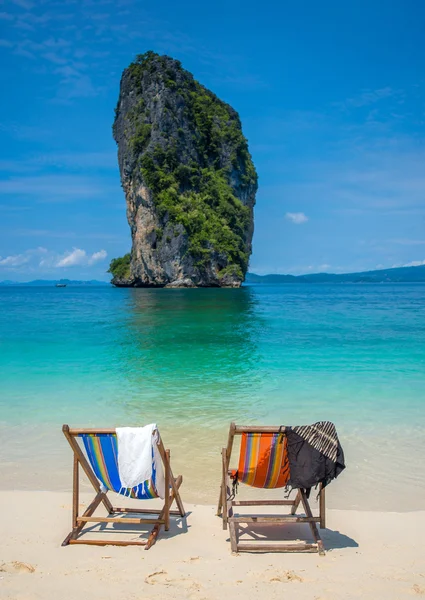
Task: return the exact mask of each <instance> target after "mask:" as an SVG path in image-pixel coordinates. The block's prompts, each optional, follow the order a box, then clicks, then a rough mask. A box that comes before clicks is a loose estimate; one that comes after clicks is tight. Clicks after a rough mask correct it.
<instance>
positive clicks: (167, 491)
mask: <svg viewBox="0 0 425 600" xmlns="http://www.w3.org/2000/svg"><path fill="white" fill-rule="evenodd" d="M165 456H166V458H167V464H166V465H165V498H164V501H165V503H164V520H165V524H164V529H165V531H168V530H169V529H170V451H169V450H166V451H165Z"/></svg>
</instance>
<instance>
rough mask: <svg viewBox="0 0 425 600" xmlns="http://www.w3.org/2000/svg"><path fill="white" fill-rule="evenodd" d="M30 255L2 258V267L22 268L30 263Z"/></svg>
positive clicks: (0, 263) (0, 259) (14, 255)
mask: <svg viewBox="0 0 425 600" xmlns="http://www.w3.org/2000/svg"><path fill="white" fill-rule="evenodd" d="M30 258H31V257H30V256H29V255H28V254H13V255H11V256H5V257H4V258H1V257H0V265H1V266H2V267H20V266H21V265H24V264H26V263H28V262H29V261H30Z"/></svg>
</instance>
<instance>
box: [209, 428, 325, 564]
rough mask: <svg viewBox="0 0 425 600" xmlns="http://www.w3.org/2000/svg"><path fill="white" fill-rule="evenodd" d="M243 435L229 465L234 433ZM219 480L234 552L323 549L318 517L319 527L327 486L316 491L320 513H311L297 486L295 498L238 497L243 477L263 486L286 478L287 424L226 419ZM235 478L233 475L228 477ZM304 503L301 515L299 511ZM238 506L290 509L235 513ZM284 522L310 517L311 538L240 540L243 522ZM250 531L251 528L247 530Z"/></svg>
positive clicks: (220, 505) (278, 484) (221, 509)
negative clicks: (248, 423)
mask: <svg viewBox="0 0 425 600" xmlns="http://www.w3.org/2000/svg"><path fill="white" fill-rule="evenodd" d="M236 435H239V436H241V448H240V456H239V466H238V469H237V470H231V469H230V460H231V455H232V449H233V442H234V439H235V436H236ZM222 468H223V473H222V482H221V488H220V497H219V502H218V510H217V515H218V516H221V517H222V519H223V529H227V527H229V533H230V546H231V550H232V552H319V554H321V555H323V554H324V548H323V542H322V540H321V539H320V535H319V532H318V529H317V525H316V523H319V524H320V527H321V528H324V527H325V526H326V524H325V489H324V488H323V487H321V488H320V491H319V516H313V514H312V511H311V508H310V504H309V501H308V498H307V496H306V491H305V490H303V489H299V490H297V494H296V497H295V498H294V500H289V499H275V500H265V499H264V500H236V499H235V492H234V490H235V486H237V483H243V484H246V485H249V486H252V487H256V488H262V489H275V488H284V487H285V486H286V485H287V482H288V480H289V462H288V457H287V453H286V436H285V427H267V426H266V427H257V426H253V427H247V426H237V425H235V424H234V423H231V425H230V431H229V437H228V442H227V448H223V450H222ZM232 480H233V481H232ZM300 503H301V504H302V507H303V509H304V513H305V516H302V515H299V514H297V509H298V506H299V505H300ZM240 506H290V507H291V510H290V514H288V515H282V514H279V515H278V514H274V515H265V514H243V515H242V514H236V513H235V512H234V507H240ZM288 523H308V525H309V526H310V529H311V533H312V536H313V539H314V543H306V542H296V543H295V542H294V543H292V542H291V543H285V542H283V543H282V542H281V543H269V542H262V541H259V540H256V539H255V538H256V537H257V536H256V535H255V533H253V532H251V533H252V536H253V537H254V541H253V542H251V541H247V542H242V543H241V542H240V541H239V529H240V527H241V524H246V525H247V526H248V527H251V528H252V525H253V524H260V525H262V526H264V525H285V524H288ZM248 532H249V531H248Z"/></svg>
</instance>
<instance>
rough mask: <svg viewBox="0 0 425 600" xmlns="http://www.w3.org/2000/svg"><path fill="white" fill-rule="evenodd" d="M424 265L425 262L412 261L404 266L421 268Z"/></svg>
mask: <svg viewBox="0 0 425 600" xmlns="http://www.w3.org/2000/svg"><path fill="white" fill-rule="evenodd" d="M422 265H425V260H412V262H409V263H407V264H405V265H403V267H420V266H422Z"/></svg>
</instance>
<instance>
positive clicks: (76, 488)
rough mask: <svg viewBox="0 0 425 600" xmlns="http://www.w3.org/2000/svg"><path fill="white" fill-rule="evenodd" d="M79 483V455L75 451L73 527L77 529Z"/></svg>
mask: <svg viewBox="0 0 425 600" xmlns="http://www.w3.org/2000/svg"><path fill="white" fill-rule="evenodd" d="M79 484H80V481H79V473H78V457H77V455H76V454H75V453H74V468H73V473H72V529H75V528H76V527H77V525H78V523H77V519H78V504H79V487H80V485H79Z"/></svg>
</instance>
